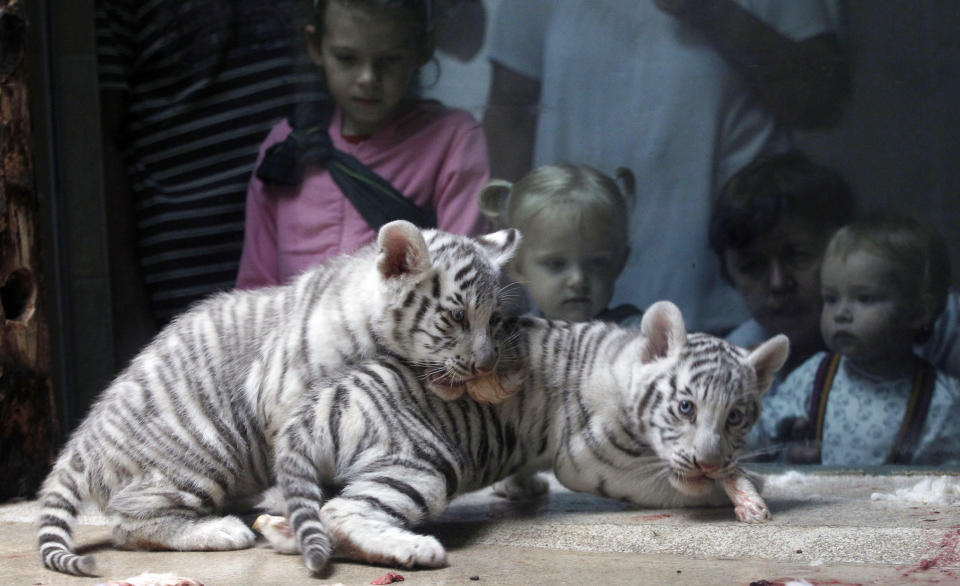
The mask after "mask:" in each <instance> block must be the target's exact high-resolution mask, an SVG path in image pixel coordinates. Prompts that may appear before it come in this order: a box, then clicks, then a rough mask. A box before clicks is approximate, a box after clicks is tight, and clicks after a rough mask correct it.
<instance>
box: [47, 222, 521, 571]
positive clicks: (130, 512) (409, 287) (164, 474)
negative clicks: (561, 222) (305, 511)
mask: <svg viewBox="0 0 960 586" xmlns="http://www.w3.org/2000/svg"><path fill="white" fill-rule="evenodd" d="M519 243H520V233H519V232H517V231H516V230H502V231H500V232H495V233H493V234H488V235H486V236H481V237H478V238H469V237H466V236H457V235H453V234H448V233H445V232H440V231H436V230H426V231H422V232H421V231H420V230H419V229H418V228H417V227H416V226H414V225H413V224H411V223H409V222H403V221H397V222H391V223H389V224H386V225H384V226H383V227H382V228H381V229H380V231H379V233H378V236H377V242H374V243H371V244H370V245H369V246H367V247H365V248H363V249H361V250H359V251H358V252H357V253H355V254H353V255H350V256H344V257H337V258H333V259H330V260H329V261H327V262H326V263H323V264H322V265H320V266H318V267H316V268H314V269H311V270H309V271H307V272H306V273H304V274H303V275H301V276H299V277H297V278H295V279H294V280H293V281H292V282H291V283H290V284H289V285H285V286H282V287H270V288H265V289H259V290H256V291H230V292H226V293H221V294H218V295H214V296H212V297H210V298H209V299H207V300H205V301H202V302H201V303H199V304H197V305H196V306H194V307H193V308H191V309H189V310H188V311H187V312H185V313H184V314H183V315H181V316H179V317H178V318H176V319H175V320H174V321H173V322H172V323H171V324H170V325H169V326H167V327H166V328H164V330H163V331H162V332H160V333H159V334H158V335H157V337H156V338H155V339H154V340H153V341H152V342H151V343H150V344H148V345H147V346H146V347H145V348H144V349H143V350H142V351H141V352H140V354H139V355H138V356H137V357H136V358H134V359H133V361H132V362H131V364H130V366H129V367H128V368H127V369H126V370H125V371H124V372H122V373H121V374H120V375H119V376H118V377H117V378H116V380H114V381H113V382H112V383H111V384H110V385H109V386H108V387H107V388H106V389H105V390H104V392H103V393H102V394H101V395H100V397H99V398H98V399H97V401H96V403H95V404H94V405H93V407H92V408H91V410H90V413H89V414H88V415H87V416H86V418H85V419H84V421H83V423H81V425H80V426H79V427H78V428H77V430H76V431H75V432H74V434H73V436H72V437H71V438H70V441H69V442H68V443H67V445H66V446H65V447H64V449H63V451H62V452H61V454H60V456H59V458H58V460H57V462H56V464H55V466H54V468H53V470H52V471H51V472H50V474H49V476H48V477H47V480H46V481H45V482H44V486H43V489H42V491H41V495H40V500H41V502H42V506H43V509H42V511H41V514H40V528H39V530H38V534H37V541H38V545H39V549H40V554H41V556H42V559H43V564H44V565H45V566H46V567H48V568H50V569H53V570H57V571H60V572H67V573H71V574H81V575H83V574H93V573H94V572H95V566H94V560H93V557H92V556H89V555H85V556H78V555H75V553H74V552H73V540H72V537H71V533H72V527H73V524H74V523H75V522H76V517H77V511H78V508H79V507H80V505H81V504H82V503H83V502H85V501H93V502H94V503H96V504H97V505H98V506H99V507H100V509H101V510H103V511H104V512H105V513H107V515H108V516H109V518H110V523H111V529H112V537H113V541H114V543H115V544H116V545H118V546H123V547H127V548H133V549H176V550H226V549H240V548H244V547H250V546H251V545H253V543H254V540H255V535H254V533H253V532H252V531H251V530H250V529H249V528H248V527H247V526H246V524H244V523H243V522H242V521H241V520H240V519H239V518H238V517H236V516H233V515H226V513H225V511H227V510H229V509H231V508H235V507H238V506H242V505H243V503H244V501H246V500H247V499H250V500H252V499H253V498H255V497H256V496H257V495H259V493H260V492H261V491H263V490H264V489H266V488H267V487H268V486H270V485H271V484H272V483H273V481H274V474H273V457H272V455H273V443H274V438H275V436H276V434H277V433H278V432H279V431H280V429H281V427H282V425H283V424H284V423H286V421H287V420H288V419H289V416H290V412H291V410H292V409H293V408H294V406H295V405H297V404H299V402H300V401H301V400H302V395H303V394H304V393H306V392H307V382H308V381H313V380H320V379H322V378H323V377H325V376H329V375H330V374H331V373H332V372H335V371H336V370H337V369H339V368H342V367H343V366H344V365H345V364H350V363H354V362H359V361H362V360H367V359H369V358H370V357H371V356H374V355H376V354H378V353H390V354H392V355H396V356H399V357H402V358H404V359H407V360H409V361H411V362H412V363H416V364H418V365H420V367H421V368H423V369H425V370H426V371H427V372H428V376H427V379H426V385H427V387H428V388H430V389H431V391H432V392H435V393H439V394H445V395H446V394H457V393H460V392H462V389H463V387H464V385H465V384H466V382H467V381H469V380H470V379H472V378H475V377H477V376H478V375H483V374H485V373H489V372H491V371H492V370H493V368H494V367H495V366H496V363H497V360H498V356H497V346H496V344H495V343H494V339H493V333H494V332H493V329H494V327H495V326H496V324H497V323H499V317H498V311H499V306H498V299H497V297H498V293H499V287H498V282H499V275H500V269H501V268H502V266H503V264H504V263H505V262H506V261H507V260H509V259H510V257H511V256H512V255H513V253H514V251H515V250H516V248H517V246H518V245H519ZM491 322H493V323H491Z"/></svg>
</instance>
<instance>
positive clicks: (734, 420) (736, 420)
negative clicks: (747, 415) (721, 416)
mask: <svg viewBox="0 0 960 586" xmlns="http://www.w3.org/2000/svg"><path fill="white" fill-rule="evenodd" d="M741 421H743V413H741V412H740V411H739V410H737V409H734V410H733V411H731V412H730V414H729V415H727V425H740V422H741Z"/></svg>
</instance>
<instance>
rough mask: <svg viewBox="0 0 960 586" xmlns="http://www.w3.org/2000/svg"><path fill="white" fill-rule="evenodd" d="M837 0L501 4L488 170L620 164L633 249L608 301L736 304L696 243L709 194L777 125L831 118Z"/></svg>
mask: <svg viewBox="0 0 960 586" xmlns="http://www.w3.org/2000/svg"><path fill="white" fill-rule="evenodd" d="M838 13H839V4H838V2H837V0H805V1H803V2H788V1H782V0H736V1H732V0H671V1H668V0H639V1H630V2H627V1H623V0H593V1H591V2H550V1H546V0H525V1H523V2H504V3H503V4H502V5H501V6H500V7H499V10H498V12H497V17H496V20H495V21H494V22H493V25H492V28H491V31H490V34H491V35H492V38H491V40H490V47H489V55H490V59H491V61H492V62H493V76H492V81H491V89H490V96H489V98H488V105H487V110H486V113H485V117H484V129H485V132H486V133H487V140H488V147H489V150H490V159H491V169H492V176H493V177H496V178H502V179H507V180H516V179H517V178H519V177H521V176H522V175H523V174H525V173H526V172H527V171H528V170H529V169H531V168H533V167H536V166H540V165H544V164H553V163H560V162H570V161H576V162H577V163H583V164H588V165H592V166H594V167H597V168H599V169H601V170H602V171H604V172H608V173H609V172H612V169H615V168H617V167H627V168H630V169H632V170H633V171H634V173H635V175H636V179H637V185H636V187H637V205H636V206H635V208H634V210H633V213H632V218H631V222H632V227H631V244H630V246H631V251H632V252H631V256H630V258H629V259H628V261H627V264H626V266H625V268H624V271H623V274H622V275H621V277H620V279H619V280H618V282H617V288H616V291H615V293H614V297H613V302H614V303H633V304H636V305H638V306H641V307H643V306H648V305H650V304H651V303H653V302H654V301H656V300H658V299H670V300H672V301H674V302H676V303H677V304H678V305H679V306H680V308H681V310H682V311H683V315H684V319H685V320H686V321H687V323H688V324H689V326H690V327H691V329H694V330H704V331H709V332H712V333H717V334H722V333H725V332H726V331H729V330H730V329H731V328H732V327H734V326H735V325H736V324H738V323H740V322H741V321H743V319H745V318H746V317H747V312H746V309H745V308H744V307H743V304H742V303H741V301H740V299H739V298H738V296H737V294H736V292H735V291H733V289H732V288H731V287H729V285H727V284H726V283H725V282H724V281H723V279H722V278H721V277H720V271H719V268H718V266H717V262H716V259H715V258H714V257H713V255H712V254H711V252H710V250H709V248H708V247H707V226H708V220H709V214H710V201H711V199H712V198H713V196H714V195H715V193H716V192H717V190H718V187H719V186H720V185H723V183H724V182H725V181H726V180H727V179H728V178H729V177H730V176H731V175H732V174H733V173H734V172H735V171H736V170H737V169H740V168H741V167H743V166H744V165H746V164H747V163H749V162H750V161H751V160H753V159H754V158H755V157H756V156H757V155H758V154H760V153H762V152H769V151H784V150H787V149H789V148H790V138H789V135H788V132H787V130H786V128H788V127H789V126H797V127H815V126H819V125H827V124H830V123H832V122H834V121H835V120H837V119H838V118H839V115H840V113H841V111H842V106H843V104H844V102H845V97H846V95H847V93H848V88H849V72H848V67H847V61H846V58H845V55H844V53H843V51H842V49H841V45H840V43H839V41H838V35H837V22H836V21H837V14H838Z"/></svg>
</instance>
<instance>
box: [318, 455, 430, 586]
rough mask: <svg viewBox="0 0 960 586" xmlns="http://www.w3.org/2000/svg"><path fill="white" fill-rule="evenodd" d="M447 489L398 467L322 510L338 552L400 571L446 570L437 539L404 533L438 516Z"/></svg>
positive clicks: (354, 485) (356, 484) (353, 486)
mask: <svg viewBox="0 0 960 586" xmlns="http://www.w3.org/2000/svg"><path fill="white" fill-rule="evenodd" d="M446 505H447V496H446V483H445V482H444V480H443V477H442V476H440V475H439V474H436V475H435V474H432V473H430V472H427V471H426V470H425V469H423V468H422V467H420V468H419V469H417V468H414V469H413V470H405V469H403V468H402V467H401V466H396V467H393V468H391V469H389V470H380V471H377V472H372V473H371V474H368V475H365V476H364V477H361V478H359V479H356V480H354V481H352V482H351V483H350V484H348V485H347V486H346V487H345V488H344V490H343V492H341V494H340V496H338V497H336V498H333V499H330V501H328V502H327V503H326V504H325V505H323V507H322V508H321V509H320V520H321V521H322V522H323V524H324V526H325V527H326V529H327V531H329V532H330V535H331V536H332V538H333V541H334V543H335V545H336V548H337V551H338V552H341V553H343V554H346V555H348V556H350V557H353V558H356V559H360V560H364V561H367V562H371V563H378V564H387V565H396V566H401V567H404V568H411V567H414V566H422V567H428V568H439V567H443V566H446V565H447V552H446V550H445V549H444V548H443V546H442V545H441V544H440V542H439V541H437V539H436V538H435V537H431V536H429V535H420V534H418V533H414V532H413V531H410V530H409V529H407V527H410V526H412V525H415V524H417V523H419V522H420V521H423V520H424V519H426V518H428V517H431V516H433V515H435V514H437V513H439V512H440V511H442V510H443V509H444V508H445V507H446Z"/></svg>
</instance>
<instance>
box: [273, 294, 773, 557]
mask: <svg viewBox="0 0 960 586" xmlns="http://www.w3.org/2000/svg"><path fill="white" fill-rule="evenodd" d="M503 327H504V330H505V331H504V332H502V335H504V336H506V337H507V338H508V339H513V343H514V344H515V346H516V348H515V350H517V351H518V352H519V354H518V355H516V356H513V357H512V359H515V360H519V361H521V362H523V361H526V362H527V369H528V370H527V378H526V381H525V385H524V387H523V389H522V390H521V391H520V392H518V393H517V394H516V395H514V396H512V397H510V398H508V399H507V400H505V401H504V402H502V403H500V404H498V405H481V404H479V403H477V402H476V401H469V400H459V401H443V400H441V399H440V398H439V397H437V396H435V395H434V394H432V393H430V392H429V391H428V390H426V389H425V388H424V386H423V385H422V384H421V381H420V379H419V378H418V371H416V370H414V369H411V368H409V367H408V366H406V365H404V364H403V363H402V362H400V361H397V360H392V359H386V360H382V361H379V362H368V363H365V364H363V365H360V366H358V367H357V368H355V369H352V370H351V371H350V372H349V373H348V374H345V375H344V377H343V378H342V379H341V380H339V382H337V383H335V384H333V385H332V386H319V387H318V388H316V389H314V390H313V391H312V394H310V395H308V396H306V397H305V399H304V402H303V404H302V405H301V406H300V407H299V408H298V409H297V410H296V412H295V415H294V417H293V418H292V419H291V420H290V422H289V423H288V424H287V426H286V427H285V428H284V430H283V431H282V432H281V435H280V437H279V438H278V441H277V450H276V456H277V479H278V482H279V484H280V485H281V487H282V489H283V492H284V497H285V499H286V502H287V507H288V511H289V519H290V522H291V523H292V527H293V530H294V533H295V537H296V541H295V542H292V541H290V540H287V541H286V542H282V541H279V540H273V539H271V541H272V542H273V544H274V547H276V548H277V549H280V550H281V551H287V552H288V553H289V552H293V551H296V550H300V551H302V552H303V556H304V559H305V562H306V565H307V567H308V568H309V569H310V570H311V571H312V572H315V573H316V572H320V571H322V570H323V569H324V568H325V566H326V565H327V563H328V561H329V559H330V555H331V553H332V550H333V548H334V546H335V545H336V546H338V547H339V548H340V549H342V550H343V551H344V552H347V553H349V554H350V555H354V556H356V557H358V558H360V559H362V560H366V561H369V562H375V563H384V564H389V565H394V564H395V565H400V566H413V565H422V566H441V565H444V564H445V559H446V553H445V551H444V549H443V547H442V546H441V545H440V543H439V542H438V541H437V540H436V539H434V538H433V537H430V536H424V535H418V534H416V533H413V532H411V531H410V530H409V529H408V527H409V526H411V525H414V524H416V523H418V522H420V521H422V520H424V519H427V518H430V517H433V516H435V515H437V514H439V513H440V512H442V511H443V510H444V509H445V508H446V506H447V503H448V502H449V501H450V500H451V499H452V498H453V497H454V496H456V495H458V494H461V493H464V492H467V491H470V490H474V489H477V488H480V487H483V486H486V485H489V484H491V483H493V482H495V481H497V480H500V479H503V478H506V477H508V476H509V475H511V474H515V473H520V474H523V473H530V472H532V471H535V470H540V469H546V468H550V467H552V468H553V470H554V472H555V474H556V476H557V479H558V480H559V481H560V482H561V483H563V484H564V485H565V486H567V487H568V488H570V489H572V490H576V491H583V492H591V493H594V494H599V495H603V496H607V497H612V498H617V499H624V500H627V501H631V502H633V503H637V504H639V505H644V506H685V505H694V504H723V502H724V501H726V502H730V501H732V502H733V504H734V505H735V511H736V516H737V518H738V519H739V520H741V521H746V522H758V521H763V520H765V519H768V518H769V516H770V515H769V511H768V509H767V507H766V505H765V503H764V502H763V500H762V499H761V498H760V495H759V494H758V493H757V490H756V489H755V487H754V486H753V484H752V483H751V481H750V480H749V479H748V478H747V477H746V476H745V475H744V473H743V471H742V470H741V469H740V468H739V467H738V464H737V461H738V460H737V453H738V450H739V449H740V448H741V447H742V446H743V443H744V438H745V437H746V435H747V432H748V431H749V430H750V428H751V426H752V425H753V424H754V422H755V421H756V419H757V417H758V415H759V411H760V398H761V395H762V393H763V392H764V391H765V390H766V389H767V387H768V386H769V385H770V382H771V379H772V377H773V375H774V373H775V372H776V371H777V370H778V369H779V368H780V367H781V366H782V365H783V362H784V361H785V360H786V358H787V353H788V347H789V344H788V341H787V338H786V337H785V336H782V335H780V336H776V337H774V338H772V339H771V340H769V341H767V342H766V343H764V344H763V345H761V346H760V347H759V348H757V349H756V350H754V351H753V352H748V351H746V350H744V349H742V348H738V347H736V346H732V345H730V344H728V343H726V342H724V341H723V340H721V339H719V338H715V337H712V336H708V335H705V334H689V335H688V334H687V333H686V331H685V327H684V324H683V319H682V317H681V315H680V311H679V310H678V309H677V308H676V306H675V305H673V304H672V303H669V302H659V303H657V304H654V305H653V306H652V307H651V308H650V309H649V310H647V312H646V314H645V315H644V317H643V321H642V325H641V328H640V330H639V331H638V330H632V329H623V328H618V327H616V326H613V325H610V324H604V323H601V322H586V323H576V324H566V323H561V322H549V321H544V320H539V319H535V318H520V319H519V320H509V321H507V322H505V323H504V326H503ZM503 354H504V356H503V360H504V361H507V352H506V351H504V352H503ZM521 478H522V477H521ZM265 534H266V535H267V536H268V538H270V534H269V532H267V533H265Z"/></svg>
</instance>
